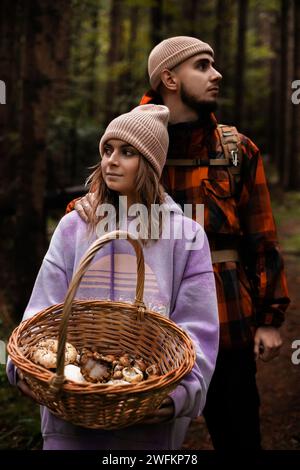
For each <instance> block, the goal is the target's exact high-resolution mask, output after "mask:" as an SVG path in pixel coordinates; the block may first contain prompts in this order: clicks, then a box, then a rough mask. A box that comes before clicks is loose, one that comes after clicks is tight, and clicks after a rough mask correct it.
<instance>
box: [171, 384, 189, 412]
mask: <svg viewBox="0 0 300 470" xmlns="http://www.w3.org/2000/svg"><path fill="white" fill-rule="evenodd" d="M169 396H170V397H171V398H172V400H173V402H174V407H175V413H174V418H178V417H180V416H181V415H183V411H184V408H185V404H186V399H187V392H186V389H185V387H184V386H183V385H178V386H177V387H176V388H175V390H173V392H171V393H170V394H169Z"/></svg>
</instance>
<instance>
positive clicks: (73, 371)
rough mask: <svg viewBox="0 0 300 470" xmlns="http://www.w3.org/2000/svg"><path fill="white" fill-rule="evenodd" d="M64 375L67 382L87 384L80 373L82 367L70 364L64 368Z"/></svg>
mask: <svg viewBox="0 0 300 470" xmlns="http://www.w3.org/2000/svg"><path fill="white" fill-rule="evenodd" d="M64 375H65V378H66V379H67V380H72V381H73V382H79V383H81V382H85V379H84V377H83V375H82V373H81V371H80V367H78V366H74V365H73V364H68V365H67V366H65V368H64Z"/></svg>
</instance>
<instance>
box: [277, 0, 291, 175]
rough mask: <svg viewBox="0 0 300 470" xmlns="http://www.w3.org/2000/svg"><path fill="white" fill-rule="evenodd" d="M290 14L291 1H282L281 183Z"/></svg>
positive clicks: (279, 135) (279, 168)
mask: <svg viewBox="0 0 300 470" xmlns="http://www.w3.org/2000/svg"><path fill="white" fill-rule="evenodd" d="M288 12H289V1H286V0H281V18H280V43H281V47H280V87H279V90H280V99H279V120H278V123H279V126H278V127H279V128H278V152H277V167H278V174H279V178H280V179H281V181H283V177H284V165H285V161H286V158H287V151H286V114H287V79H288V75H287V73H288V67H287V64H288Z"/></svg>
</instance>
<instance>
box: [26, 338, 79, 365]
mask: <svg viewBox="0 0 300 470" xmlns="http://www.w3.org/2000/svg"><path fill="white" fill-rule="evenodd" d="M57 349H58V341H57V339H53V338H48V339H43V340H41V341H39V342H38V343H37V344H36V345H35V346H34V347H33V349H32V351H31V354H30V358H31V360H32V361H33V362H35V363H36V364H40V365H41V366H44V367H46V369H55V368H56V360H57ZM76 359H77V350H76V348H74V346H73V345H72V344H70V343H66V347H65V364H71V363H73V362H76Z"/></svg>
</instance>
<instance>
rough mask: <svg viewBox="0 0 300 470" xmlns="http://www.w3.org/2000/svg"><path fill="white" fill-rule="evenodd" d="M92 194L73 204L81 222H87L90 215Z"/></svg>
mask: <svg viewBox="0 0 300 470" xmlns="http://www.w3.org/2000/svg"><path fill="white" fill-rule="evenodd" d="M93 198H94V194H93V193H87V194H86V195H85V196H83V197H82V198H81V199H79V201H77V202H76V203H75V206H74V209H75V210H76V211H77V212H78V214H79V215H80V217H81V218H82V220H84V221H85V222H88V220H89V217H90V216H91V213H92V204H93Z"/></svg>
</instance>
